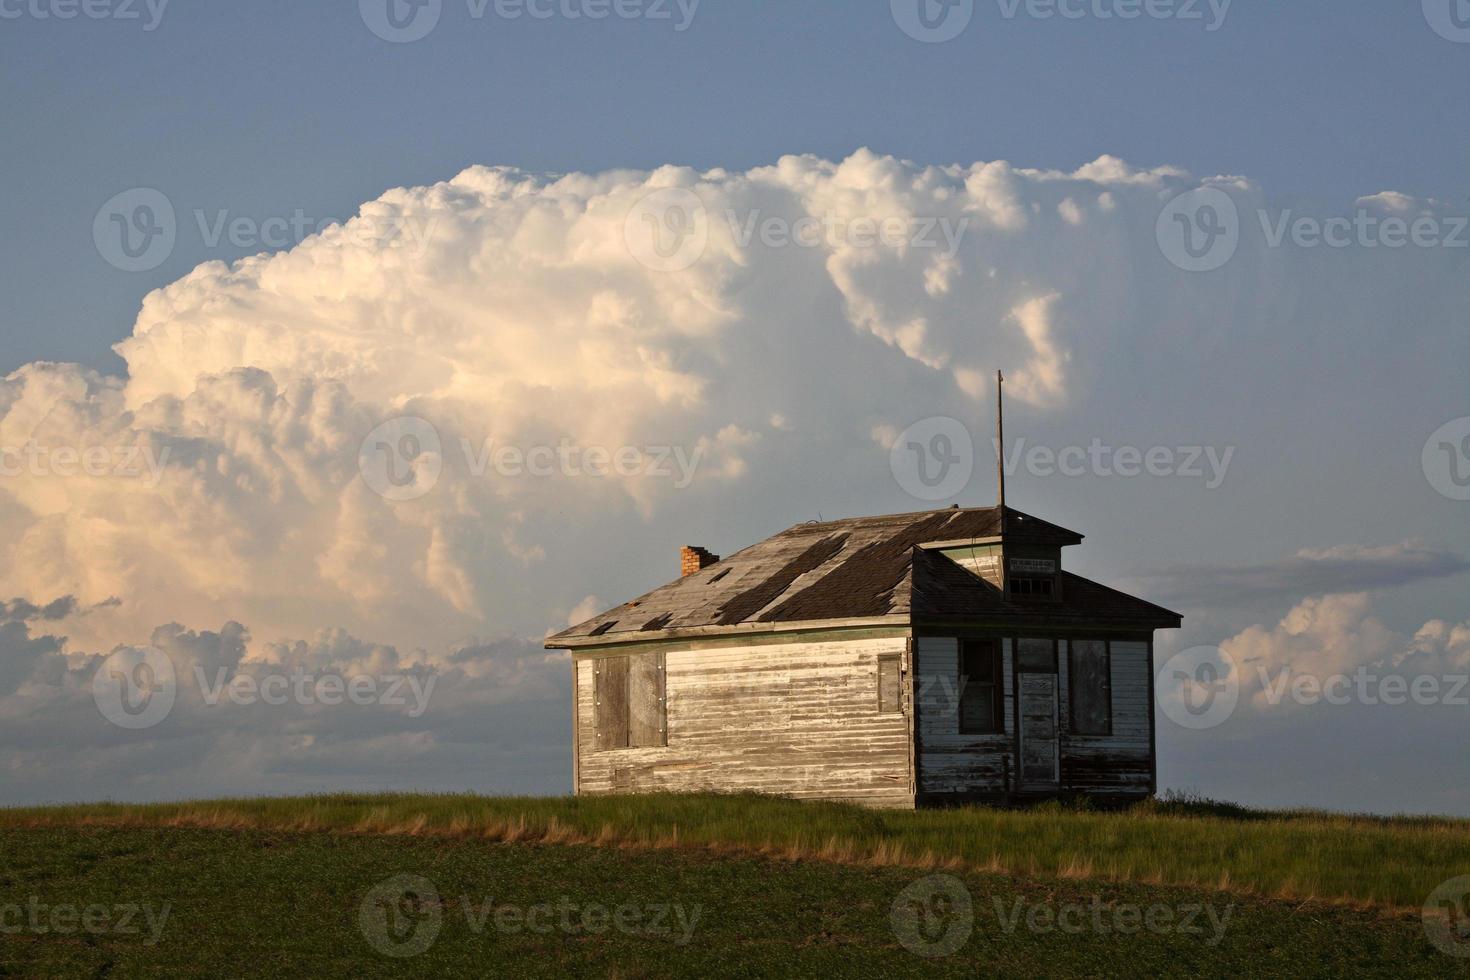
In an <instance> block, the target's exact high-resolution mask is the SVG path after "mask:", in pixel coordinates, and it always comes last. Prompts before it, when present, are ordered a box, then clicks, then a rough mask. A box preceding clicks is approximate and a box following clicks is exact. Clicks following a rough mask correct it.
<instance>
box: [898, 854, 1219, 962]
mask: <svg viewBox="0 0 1470 980" xmlns="http://www.w3.org/2000/svg"><path fill="white" fill-rule="evenodd" d="M991 909H992V911H993V912H994V915H995V926H996V927H997V928H999V930H1000V931H1001V932H1002V933H1004V934H1005V935H1007V936H1010V935H1014V934H1015V933H1016V931H1017V930H1018V929H1025V930H1026V931H1027V932H1030V933H1031V934H1033V935H1038V936H1048V935H1053V934H1060V935H1063V936H1079V935H1082V934H1084V933H1092V934H1093V935H1098V936H1110V935H1119V936H1133V935H1138V934H1140V933H1148V934H1150V935H1155V936H1190V937H1195V938H1198V939H1200V940H1202V941H1203V943H1204V945H1206V946H1208V947H1210V948H1212V949H1213V948H1214V947H1216V946H1218V945H1220V943H1221V942H1222V941H1223V940H1224V938H1225V932H1226V930H1227V929H1228V928H1229V927H1230V919H1231V917H1232V916H1233V915H1234V914H1235V905H1234V904H1233V903H1230V904H1226V905H1223V906H1218V905H1216V904H1214V903H1213V902H1182V903H1177V904H1166V903H1163V902H1155V903H1153V904H1150V905H1138V904H1134V903H1130V902H1118V901H1113V900H1105V899H1104V898H1103V897H1102V896H1101V895H1093V896H1092V897H1091V899H1090V900H1089V901H1086V902H1032V901H1028V900H1027V899H1026V898H1025V897H1024V896H1019V895H1018V896H1016V897H1014V898H1011V899H1006V898H1002V897H1001V896H999V895H996V896H993V897H992V898H991ZM889 922H890V924H891V925H892V927H893V934H894V935H895V936H896V937H898V941H899V942H900V943H902V944H903V947H904V948H905V949H907V950H908V951H909V952H911V953H914V954H916V955H919V956H923V957H925V958H929V959H935V958H938V957H941V956H952V955H953V954H955V953H957V952H959V951H960V950H961V949H963V948H964V946H965V944H966V943H967V942H968V941H969V939H970V936H971V934H972V933H973V932H974V929H975V925H976V911H975V903H974V900H973V898H972V896H971V894H970V890H969V889H968V888H967V887H965V883H964V882H963V881H961V880H960V879H958V878H955V877H953V876H951V875H930V876H928V877H926V878H921V879H919V880H918V881H916V882H914V883H913V884H911V885H909V886H908V887H907V888H905V889H904V890H903V891H901V892H899V894H898V897H897V898H895V899H894V900H893V906H892V908H891V909H890V911H889Z"/></svg>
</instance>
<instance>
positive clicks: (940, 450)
mask: <svg viewBox="0 0 1470 980" xmlns="http://www.w3.org/2000/svg"><path fill="white" fill-rule="evenodd" d="M991 448H992V450H993V451H994V452H995V453H997V454H1000V455H1001V456H1002V458H1001V465H1002V467H1003V468H1004V470H1005V473H1006V475H1007V476H1015V475H1016V474H1018V473H1021V472H1025V473H1027V474H1029V475H1031V476H1035V477H1053V476H1063V477H1073V478H1075V477H1084V476H1093V477H1108V478H1111V477H1121V478H1123V479H1134V478H1137V477H1155V478H1161V479H1162V478H1169V479H1185V480H1198V481H1200V482H1201V483H1202V484H1203V485H1204V487H1205V489H1206V490H1216V489H1219V487H1220V486H1221V485H1222V484H1224V482H1225V477H1226V475H1227V474H1228V473H1229V471H1230V464H1231V463H1232V462H1233V461H1234V459H1235V447H1234V446H1225V447H1219V446H1150V447H1147V448H1141V447H1138V446H1110V445H1108V444H1106V443H1104V442H1103V440H1102V439H1100V438H1094V439H1092V440H1091V441H1090V442H1089V443H1088V444H1087V445H1086V446H1080V445H1078V446H1063V447H1060V448H1056V447H1052V446H1037V445H1030V444H1029V443H1028V442H1027V440H1025V439H1018V440H1016V441H1015V442H1014V443H1012V444H1010V445H1009V446H1007V447H1006V448H1005V451H1004V453H1003V454H1001V448H1000V446H999V444H998V442H997V441H996V440H994V439H992V440H991ZM888 465H889V469H891V470H892V472H893V477H894V479H895V480H897V481H898V485H899V486H900V487H902V488H903V490H904V491H905V492H906V493H908V494H909V495H910V496H912V497H915V498H917V499H919V500H926V501H930V502H934V501H939V500H948V499H949V498H951V497H954V496H956V495H958V494H959V493H961V492H963V491H964V489H965V487H966V486H968V485H969V482H970V477H971V475H972V474H973V473H974V467H975V443H974V440H973V438H972V437H971V435H970V430H969V429H968V428H967V427H966V426H965V424H964V423H963V422H960V421H959V420H957V419H953V418H949V417H948V416H935V417H933V418H927V419H921V420H919V421H918V422H915V423H914V424H913V425H911V426H909V427H908V428H907V429H905V430H904V431H903V432H902V433H901V434H900V435H899V436H898V437H897V438H896V439H895V440H894V441H893V443H892V445H891V446H889V452H888Z"/></svg>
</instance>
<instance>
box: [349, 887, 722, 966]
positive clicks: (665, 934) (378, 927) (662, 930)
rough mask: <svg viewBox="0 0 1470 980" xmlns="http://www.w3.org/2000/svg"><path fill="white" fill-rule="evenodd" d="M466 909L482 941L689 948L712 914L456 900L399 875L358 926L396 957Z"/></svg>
mask: <svg viewBox="0 0 1470 980" xmlns="http://www.w3.org/2000/svg"><path fill="white" fill-rule="evenodd" d="M446 908H452V909H458V910H459V913H460V914H461V915H463V916H464V924H465V928H466V929H468V930H469V932H470V933H472V934H473V935H476V936H480V935H484V934H485V933H486V932H488V931H493V932H495V933H497V934H499V935H507V936H516V935H523V934H528V933H529V934H532V935H538V936H548V935H552V934H557V933H559V934H561V935H563V936H589V935H590V936H597V935H602V934H604V933H606V932H608V931H610V930H611V931H614V932H618V933H621V934H623V935H627V936H638V937H642V938H649V939H664V940H670V941H672V942H674V943H675V944H677V945H680V946H685V945H688V944H689V942H690V940H692V939H693V938H694V930H695V928H696V927H697V926H698V924H699V920H700V917H701V916H702V915H703V914H704V908H703V906H700V905H690V906H686V905H684V904H682V903H680V902H670V903H654V904H650V905H636V904H633V903H626V904H623V905H617V906H607V905H602V904H600V903H598V902H574V901H572V900H571V898H570V897H568V896H566V895H563V896H561V897H560V898H559V899H558V900H556V901H554V902H550V901H547V902H536V903H533V904H529V905H521V904H516V903H511V902H501V901H497V900H496V899H494V898H492V897H488V896H476V895H467V894H462V895H458V896H456V897H455V899H454V900H453V901H452V902H448V903H446V902H444V901H442V900H441V899H440V896H439V890H438V888H437V887H436V886H435V884H434V883H433V882H432V881H430V880H429V879H428V878H425V877H422V876H421V875H410V874H403V875H395V876H394V877H392V878H388V879H387V880H385V881H382V882H380V883H378V884H377V885H376V886H375V887H374V888H373V889H372V890H371V891H369V892H368V893H367V895H366V896H364V897H363V900H362V904H361V905H360V906H359V907H358V913H357V924H358V929H359V931H361V933H362V935H363V938H364V939H366V940H367V941H368V944H369V945H370V946H372V947H373V949H375V950H377V951H378V952H379V953H382V954H383V955H384V956H391V957H394V958H396V959H407V958H409V957H413V956H418V955H419V954H421V953H424V952H426V951H427V950H428V949H429V947H430V946H432V945H433V944H434V941H435V940H436V939H437V938H438V937H439V932H440V930H442V929H443V927H444V917H445V909H446Z"/></svg>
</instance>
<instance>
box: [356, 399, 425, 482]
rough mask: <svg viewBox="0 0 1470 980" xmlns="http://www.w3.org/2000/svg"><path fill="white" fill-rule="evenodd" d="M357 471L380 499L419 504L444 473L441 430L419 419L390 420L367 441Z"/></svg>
mask: <svg viewBox="0 0 1470 980" xmlns="http://www.w3.org/2000/svg"><path fill="white" fill-rule="evenodd" d="M357 468H358V470H359V472H361V473H362V479H363V482H365V483H366V484H367V485H368V488H369V489H371V490H372V491H373V492H374V493H376V494H377V495H378V496H380V497H383V498H384V499H386V500H391V501H393V502H395V503H400V502H403V501H408V500H417V499H419V498H420V497H422V496H424V495H425V494H427V493H429V492H430V491H431V490H433V489H434V487H435V486H436V485H437V484H438V483H439V477H440V475H441V474H442V473H443V472H444V450H443V445H442V444H441V443H440V441H439V430H438V429H436V428H434V426H433V425H432V424H431V423H429V422H428V421H427V420H425V419H421V418H419V417H417V416H415V415H404V416H400V417H399V418H395V419H389V420H388V421H386V422H384V423H383V424H382V425H379V426H378V427H377V428H375V429H373V431H371V432H369V433H368V434H367V438H365V439H363V441H362V446H361V447H360V448H359V449H358V453H357Z"/></svg>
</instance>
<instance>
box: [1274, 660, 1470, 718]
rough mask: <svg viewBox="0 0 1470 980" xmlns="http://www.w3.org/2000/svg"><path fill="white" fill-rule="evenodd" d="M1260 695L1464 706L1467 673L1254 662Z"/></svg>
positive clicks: (1297, 700) (1469, 703)
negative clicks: (1302, 668)
mask: <svg viewBox="0 0 1470 980" xmlns="http://www.w3.org/2000/svg"><path fill="white" fill-rule="evenodd" d="M1256 672H1257V674H1258V675H1259V677H1258V679H1259V681H1260V690H1261V696H1262V698H1264V699H1265V702H1266V703H1267V704H1268V705H1271V706H1272V707H1275V706H1277V705H1279V704H1281V703H1282V702H1284V701H1287V700H1290V701H1291V702H1292V703H1293V704H1298V705H1303V706H1305V707H1311V706H1314V705H1319V704H1328V705H1334V706H1339V707H1340V706H1343V705H1349V704H1361V705H1368V706H1370V707H1377V706H1379V705H1384V706H1387V707H1398V706H1400V705H1405V704H1413V705H1415V706H1417V707H1421V708H1427V707H1433V706H1435V705H1443V706H1446V707H1451V708H1470V693H1467V692H1470V674H1443V675H1438V674H1416V675H1413V676H1410V675H1406V674H1384V673H1379V672H1378V671H1376V670H1373V669H1371V668H1369V667H1368V666H1366V665H1360V666H1359V667H1357V668H1356V669H1355V670H1354V671H1353V672H1352V673H1351V674H1344V673H1341V672H1338V673H1333V674H1328V675H1326V676H1321V675H1318V674H1311V673H1304V672H1296V671H1293V670H1292V669H1291V668H1290V667H1283V668H1281V669H1280V670H1277V671H1275V672H1274V674H1273V673H1272V672H1271V671H1270V670H1268V669H1267V668H1266V667H1263V666H1261V665H1259V664H1257V665H1256Z"/></svg>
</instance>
